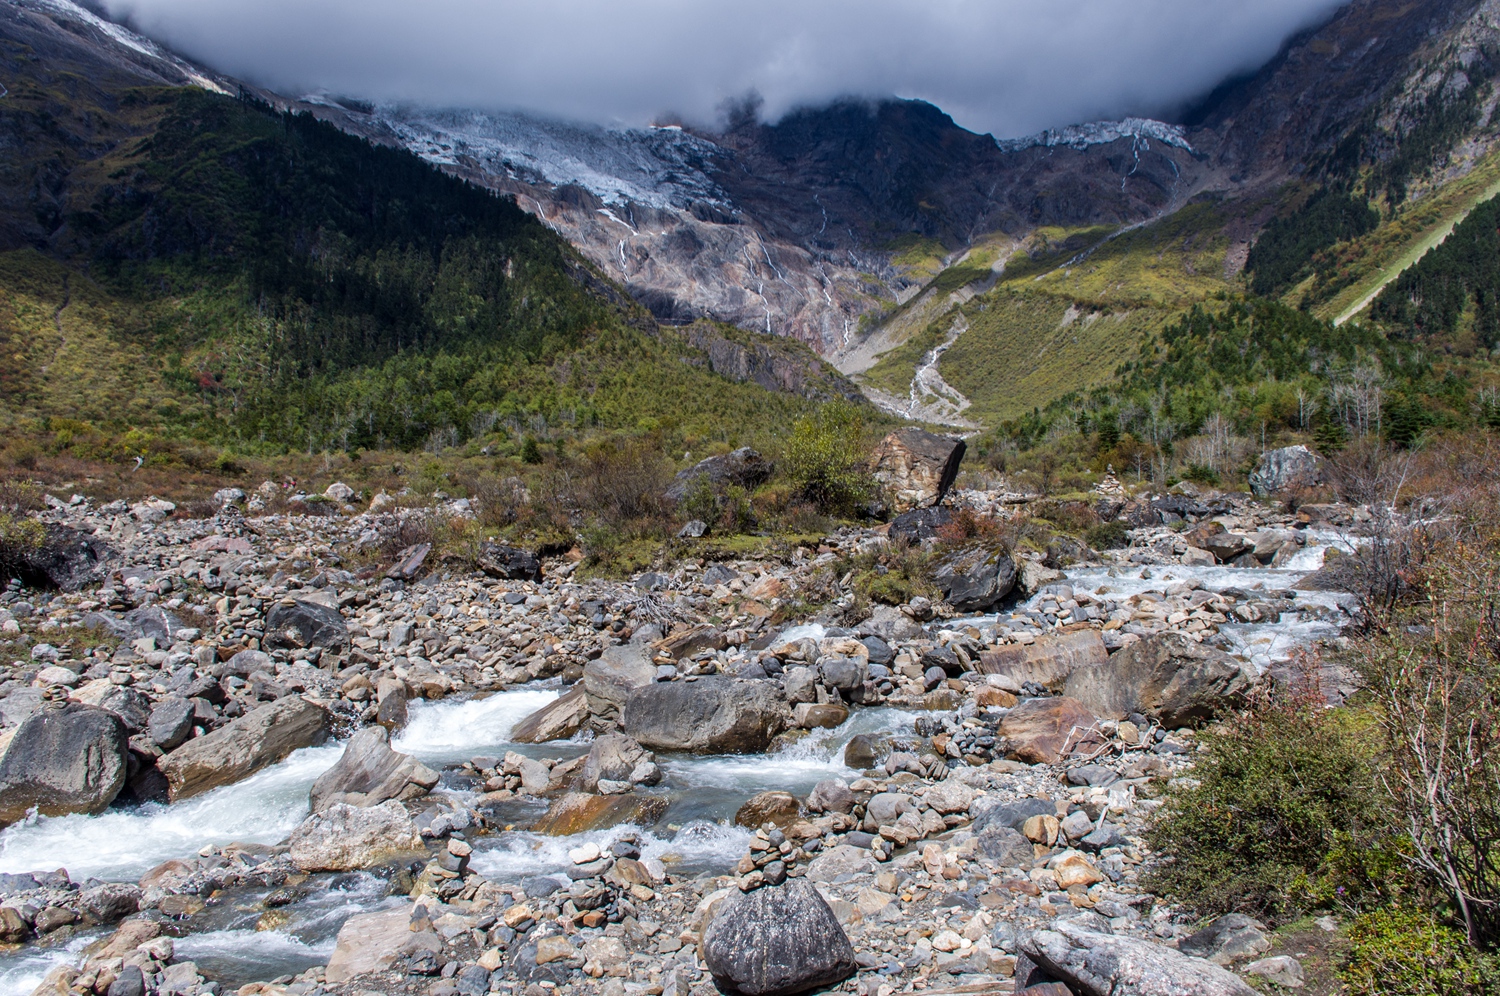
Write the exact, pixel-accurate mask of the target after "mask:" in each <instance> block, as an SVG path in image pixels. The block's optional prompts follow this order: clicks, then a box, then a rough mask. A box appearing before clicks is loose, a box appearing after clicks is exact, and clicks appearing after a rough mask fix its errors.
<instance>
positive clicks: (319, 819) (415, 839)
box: [287, 800, 422, 872]
mask: <svg viewBox="0 0 1500 996" xmlns="http://www.w3.org/2000/svg"><path fill="white" fill-rule="evenodd" d="M287 843H288V844H289V845H290V847H289V850H288V852H287V853H288V857H290V858H291V859H292V863H293V864H295V865H296V866H297V867H298V868H300V869H301V870H303V871H308V872H314V871H357V870H359V869H361V868H369V867H371V866H373V865H378V864H380V863H382V862H384V861H389V860H391V859H392V858H396V857H400V856H401V855H404V854H413V853H416V852H419V851H421V850H422V838H421V836H420V835H419V834H418V833H417V828H416V825H415V824H413V823H412V821H411V817H410V816H408V815H406V810H405V809H403V808H402V807H401V804H400V803H399V802H395V801H394V800H392V801H390V802H383V803H381V804H380V805H378V806H371V807H370V808H368V809H358V808H356V807H354V806H350V805H346V804H344V803H335V804H334V805H332V806H329V807H328V808H327V809H326V810H324V811H323V812H322V813H316V814H314V815H312V816H309V817H308V818H307V819H306V820H304V821H303V822H302V824H301V825H300V826H298V827H297V829H295V830H293V831H292V835H291V837H289V838H288V840H287Z"/></svg>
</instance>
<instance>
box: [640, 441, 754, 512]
mask: <svg viewBox="0 0 1500 996" xmlns="http://www.w3.org/2000/svg"><path fill="white" fill-rule="evenodd" d="M775 469H776V465H775V464H773V463H772V462H771V461H769V460H767V459H766V458H765V457H763V456H761V455H760V454H759V453H757V452H756V451H755V450H752V449H751V448H750V447H748V446H742V447H740V448H739V449H737V450H735V451H734V452H733V453H725V454H724V455H722V456H711V457H709V458H708V459H707V460H700V461H699V462H698V463H697V464H695V465H694V466H692V467H689V468H688V469H687V470H684V471H683V472H682V473H680V474H678V475H677V479H676V480H674V481H673V482H672V484H671V486H670V487H668V488H667V490H666V493H665V495H664V497H665V498H666V499H667V500H668V501H682V499H684V498H686V497H687V496H688V495H689V494H691V493H692V491H693V489H694V488H696V487H698V486H699V484H698V482H699V481H700V480H704V481H707V482H708V485H709V487H711V488H713V489H714V491H715V492H718V491H720V490H722V489H723V488H725V487H727V486H730V485H737V486H739V487H742V488H746V489H754V488H757V487H759V486H760V485H762V484H764V483H765V482H766V481H768V480H770V478H771V472H772V471H773V470H775Z"/></svg>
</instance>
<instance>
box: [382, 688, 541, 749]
mask: <svg viewBox="0 0 1500 996" xmlns="http://www.w3.org/2000/svg"><path fill="white" fill-rule="evenodd" d="M560 694H561V693H560V692H559V691H558V690H557V689H555V688H552V689H537V690H530V689H527V690H519V691H512V692H499V693H497V694H495V695H489V696H486V697H484V698H474V699H468V700H466V701H463V702H458V701H454V700H443V701H441V702H414V703H412V705H411V707H410V709H409V711H408V714H407V722H406V728H405V729H403V730H402V731H401V733H400V735H398V736H397V737H396V739H395V741H394V742H393V743H392V744H391V746H393V747H395V748H396V749H397V750H399V751H402V752H403V753H406V754H411V755H414V756H415V757H418V758H420V759H422V760H423V761H429V762H439V763H442V762H448V761H467V760H468V759H469V758H471V757H474V756H476V755H478V754H480V753H482V752H486V751H488V752H492V753H504V750H503V748H504V747H505V746H506V745H507V744H509V742H510V731H511V730H513V729H515V726H516V724H517V723H519V722H521V720H523V719H525V718H526V717H527V716H530V715H531V714H532V713H534V712H536V711H537V710H538V709H540V708H542V707H543V706H545V705H547V704H548V703H550V702H552V701H554V700H555V699H556V698H557V697H558V696H559V695H560Z"/></svg>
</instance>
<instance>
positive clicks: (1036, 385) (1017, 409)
mask: <svg viewBox="0 0 1500 996" xmlns="http://www.w3.org/2000/svg"><path fill="white" fill-rule="evenodd" d="M1172 314H1173V313H1172V312H1171V311H1168V310H1166V309H1162V308H1155V307H1134V308H1132V307H1129V306H1124V305H1099V304H1092V305H1091V304H1080V303H1078V302H1076V301H1073V300H1069V299H1068V298H1066V297H1060V296H1055V295H1052V294H1049V293H1042V292H1038V291H1031V290H1017V289H1014V288H1012V287H1009V286H1002V287H1000V288H996V289H995V290H994V291H991V292H990V293H988V294H983V295H980V296H979V297H976V298H974V299H973V300H971V301H969V302H968V303H966V304H964V305H961V306H959V307H958V308H955V309H953V310H952V311H950V312H949V313H948V314H946V315H944V316H943V317H942V318H941V319H939V320H938V321H936V322H933V323H931V324H930V325H928V326H927V328H926V329H925V330H923V331H922V332H920V333H919V334H917V335H915V336H912V337H911V338H910V339H908V340H907V341H906V342H905V343H903V344H902V345H900V346H898V347H896V348H895V349H893V350H891V351H890V352H888V353H886V354H885V355H884V356H882V357H881V358H880V360H879V362H877V363H876V364H875V365H874V366H873V367H871V368H870V369H869V370H868V371H866V373H865V379H866V381H867V383H869V384H870V385H871V386H873V387H875V388H878V389H879V390H882V391H885V392H887V393H889V394H894V395H898V396H904V395H905V394H906V393H907V390H908V387H909V385H910V384H911V380H912V376H913V374H914V373H915V371H916V368H917V365H918V364H919V363H921V362H922V358H923V357H924V356H925V355H926V354H927V353H928V352H929V351H930V350H932V349H933V348H935V347H937V346H939V345H941V344H942V343H943V342H944V341H946V340H947V339H948V338H949V336H950V335H951V332H952V329H953V326H954V323H955V322H957V321H960V320H961V321H962V322H964V323H967V325H968V329H967V331H965V332H964V333H963V334H962V335H960V336H959V337H958V338H957V339H956V340H955V341H954V343H953V345H952V346H950V347H949V348H948V350H947V352H945V353H944V354H943V357H942V359H941V361H940V362H939V366H938V369H939V371H940V372H941V373H942V375H943V379H944V380H946V381H947V382H948V383H949V384H950V385H952V386H953V387H954V388H956V389H957V390H958V391H959V392H960V393H962V394H963V395H964V396H965V397H967V398H968V399H969V401H970V402H971V403H972V406H973V407H971V408H969V409H968V410H966V411H965V412H964V416H965V417H966V418H969V419H972V420H974V421H976V422H978V423H980V424H981V425H985V426H995V425H998V424H999V423H1000V422H1001V421H1003V420H1005V419H1008V418H1015V417H1017V416H1019V415H1022V414H1024V413H1026V412H1029V411H1031V410H1032V409H1033V408H1036V407H1045V406H1046V405H1047V404H1049V403H1050V402H1052V401H1054V400H1055V399H1057V398H1060V397H1062V396H1063V395H1066V394H1069V393H1070V392H1073V391H1086V390H1090V389H1092V388H1094V387H1097V386H1099V385H1102V384H1105V383H1107V382H1109V381H1110V380H1111V378H1113V377H1114V375H1115V371H1116V369H1117V368H1118V367H1119V365H1120V364H1121V363H1124V362H1126V361H1127V360H1130V359H1132V358H1134V357H1135V356H1136V355H1137V353H1138V351H1139V349H1140V344H1141V343H1142V342H1143V341H1146V340H1147V339H1149V338H1150V337H1151V336H1152V335H1154V334H1155V333H1156V332H1157V331H1159V330H1160V329H1161V328H1162V327H1163V326H1164V325H1165V324H1166V323H1167V322H1168V321H1170V319H1171V317H1172Z"/></svg>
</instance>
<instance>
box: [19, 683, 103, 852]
mask: <svg viewBox="0 0 1500 996" xmlns="http://www.w3.org/2000/svg"><path fill="white" fill-rule="evenodd" d="M128 765H129V737H128V734H127V733H126V732H125V724H124V723H122V722H121V721H120V717H119V716H116V715H115V714H114V713H112V712H109V711H107V710H104V709H100V708H97V707H95V706H88V705H80V704H78V703H76V702H70V703H68V704H66V705H62V706H58V705H55V704H46V705H43V706H42V708H41V709H39V710H38V711H37V712H36V713H35V714H34V715H33V716H31V718H30V719H27V720H26V721H25V722H24V723H22V724H21V727H20V729H18V730H16V732H15V736H14V737H13V738H12V739H11V742H10V745H9V747H7V748H6V750H5V755H4V757H0V826H9V825H10V824H12V823H15V822H17V821H18V820H23V819H25V818H26V813H27V810H29V809H31V808H32V807H33V806H34V807H36V810H37V812H39V813H41V814H42V815H43V816H62V815H65V814H67V813H98V812H101V811H102V810H104V809H105V808H106V807H108V806H109V804H110V803H111V802H114V801H115V796H116V795H118V794H119V792H120V789H121V788H122V787H124V785H125V776H126V773H127V767H128Z"/></svg>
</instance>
